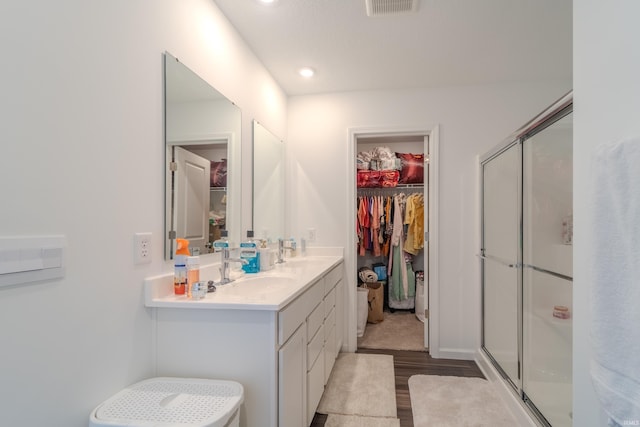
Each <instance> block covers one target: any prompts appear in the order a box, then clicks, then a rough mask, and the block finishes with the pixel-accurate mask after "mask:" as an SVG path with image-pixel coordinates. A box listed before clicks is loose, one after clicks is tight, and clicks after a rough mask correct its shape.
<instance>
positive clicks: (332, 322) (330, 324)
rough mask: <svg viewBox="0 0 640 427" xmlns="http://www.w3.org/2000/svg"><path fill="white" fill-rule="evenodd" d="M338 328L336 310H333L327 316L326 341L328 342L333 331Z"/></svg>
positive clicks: (325, 323) (325, 322)
mask: <svg viewBox="0 0 640 427" xmlns="http://www.w3.org/2000/svg"><path fill="white" fill-rule="evenodd" d="M335 326H336V309H335V308H334V309H333V310H331V313H329V315H328V316H327V318H326V319H325V321H324V339H325V341H326V340H327V338H328V336H329V333H330V332H331V329H333V328H334V327H335Z"/></svg>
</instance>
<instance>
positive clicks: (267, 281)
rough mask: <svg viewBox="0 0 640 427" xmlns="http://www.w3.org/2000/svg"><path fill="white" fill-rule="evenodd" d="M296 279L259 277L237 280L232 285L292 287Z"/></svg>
mask: <svg viewBox="0 0 640 427" xmlns="http://www.w3.org/2000/svg"><path fill="white" fill-rule="evenodd" d="M295 281H296V279H294V278H293V277H289V276H257V277H243V278H242V279H239V280H236V281H235V282H232V283H231V284H234V283H235V284H237V285H246V286H260V287H280V286H282V285H292V284H293V283H294V282H295Z"/></svg>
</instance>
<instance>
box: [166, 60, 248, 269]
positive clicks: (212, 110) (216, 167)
mask: <svg viewBox="0 0 640 427" xmlns="http://www.w3.org/2000/svg"><path fill="white" fill-rule="evenodd" d="M164 83H165V91H164V95H165V103H164V106H165V153H166V154H165V206H166V207H165V259H172V258H173V255H174V253H175V239H176V238H185V239H187V240H189V249H190V251H191V253H192V254H193V255H201V256H203V255H206V254H208V253H211V252H212V250H211V244H212V242H213V241H215V240H217V239H219V238H220V233H221V232H222V230H227V232H228V235H229V240H231V241H234V242H239V241H240V233H241V230H240V208H241V206H240V204H241V200H242V199H241V182H240V180H241V176H242V174H241V170H240V168H241V157H240V154H241V139H240V131H241V124H242V117H241V116H242V113H241V111H240V109H239V108H238V107H237V106H236V105H235V104H234V103H233V102H231V101H230V100H228V99H227V98H225V97H224V95H222V94H221V93H220V92H218V91H217V90H215V89H214V88H213V87H212V86H211V85H210V84H208V83H207V82H206V81H205V80H203V79H202V78H201V77H200V76H198V75H197V74H196V73H194V72H193V71H192V70H190V69H189V68H188V67H186V66H185V65H184V64H182V63H181V62H180V61H179V60H178V59H177V58H175V57H174V56H172V55H171V54H169V53H165V54H164Z"/></svg>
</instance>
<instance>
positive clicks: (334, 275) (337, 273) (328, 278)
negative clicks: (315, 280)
mask: <svg viewBox="0 0 640 427" xmlns="http://www.w3.org/2000/svg"><path fill="white" fill-rule="evenodd" d="M341 278H342V263H340V264H338V265H336V266H335V267H333V268H332V269H331V271H329V272H328V273H327V274H325V276H324V293H325V295H326V294H328V293H329V291H331V289H333V288H335V286H336V283H338V281H339V280H340V279H341Z"/></svg>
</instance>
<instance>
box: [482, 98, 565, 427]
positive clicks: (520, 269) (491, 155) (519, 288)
mask: <svg viewBox="0 0 640 427" xmlns="http://www.w3.org/2000/svg"><path fill="white" fill-rule="evenodd" d="M572 112H573V94H572V92H569V93H567V94H566V95H565V96H563V97H562V98H560V99H559V100H558V101H557V102H556V103H554V104H553V105H551V106H550V107H549V108H547V109H546V110H545V111H543V112H542V113H541V114H539V115H538V116H536V117H535V118H534V119H533V120H531V121H529V122H528V123H527V124H526V125H524V126H523V127H521V128H520V129H518V130H517V131H516V132H514V133H513V134H511V135H510V136H509V137H508V138H506V139H505V140H504V141H503V142H502V143H501V144H499V145H497V146H496V147H494V148H493V149H492V150H490V151H489V152H487V153H486V154H484V155H483V156H482V157H481V158H480V170H481V175H480V176H481V185H480V201H481V208H480V221H481V222H480V225H481V227H480V239H481V240H480V242H481V248H480V253H479V258H480V275H481V351H482V352H483V354H484V356H485V357H486V358H487V359H488V360H489V361H490V363H491V364H492V365H493V367H494V368H495V370H496V371H497V372H498V373H499V374H500V376H501V377H502V378H503V379H504V380H505V382H506V383H507V384H508V385H509V388H510V389H511V390H512V391H513V392H514V393H515V394H516V395H517V396H518V397H519V400H520V402H521V403H522V404H523V405H524V406H525V407H526V408H527V409H528V410H529V413H530V414H532V415H534V416H535V418H537V420H538V421H539V422H540V423H542V424H543V425H545V426H550V425H551V424H550V423H549V421H548V420H547V419H546V418H545V416H544V415H543V414H542V412H540V410H539V409H538V408H537V407H536V405H535V404H534V403H533V402H532V401H531V400H530V399H529V398H528V396H527V394H526V392H525V389H524V388H525V387H524V384H523V379H524V378H523V358H524V348H523V347H524V335H525V331H524V286H525V284H524V270H525V268H531V269H532V270H534V271H543V272H544V273H547V274H550V275H553V276H556V277H559V278H561V279H565V280H572V279H571V277H567V276H564V275H561V274H557V273H555V272H553V271H548V270H541V269H539V268H537V267H535V266H532V265H525V264H524V261H523V257H524V255H523V254H524V235H525V230H524V191H525V189H524V164H523V162H524V143H525V141H527V140H528V139H530V138H531V137H533V136H534V135H536V134H538V133H540V132H542V131H543V130H545V129H546V128H547V127H549V126H551V125H553V124H554V123H556V122H557V121H558V120H560V119H561V118H563V117H565V116H567V115H569V114H571V113H572ZM514 148H515V149H517V159H518V162H517V172H516V175H517V184H516V185H517V195H516V200H517V202H516V203H517V227H518V230H517V254H516V257H515V260H511V261H510V260H504V259H497V258H496V257H494V256H491V255H489V254H487V253H486V252H485V249H486V248H485V246H486V245H485V243H486V234H485V182H484V181H485V167H486V165H487V164H488V162H490V161H491V160H494V159H496V158H497V157H498V156H500V155H501V154H504V153H505V152H507V151H508V150H510V149H514ZM489 260H490V261H491V262H494V263H495V262H498V263H500V264H502V265H503V266H506V267H509V268H515V269H516V271H517V273H516V274H517V281H516V284H515V286H516V293H517V295H516V322H517V325H516V328H517V348H516V349H514V350H515V351H516V353H517V369H516V373H517V374H516V376H515V378H514V377H513V376H512V375H509V374H508V373H507V372H506V370H505V369H503V367H502V366H501V365H500V363H499V362H498V361H497V360H496V357H494V355H493V354H491V352H490V350H489V349H487V347H486V345H485V344H486V333H485V320H486V318H485V315H486V313H485V307H486V304H485V303H486V302H487V301H486V300H485V291H486V289H485V285H486V283H485V277H486V263H487V261H489ZM514 261H515V262H514ZM494 265H495V264H494Z"/></svg>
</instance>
